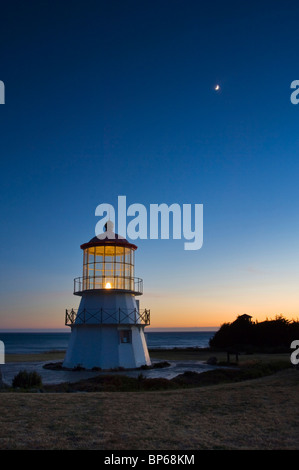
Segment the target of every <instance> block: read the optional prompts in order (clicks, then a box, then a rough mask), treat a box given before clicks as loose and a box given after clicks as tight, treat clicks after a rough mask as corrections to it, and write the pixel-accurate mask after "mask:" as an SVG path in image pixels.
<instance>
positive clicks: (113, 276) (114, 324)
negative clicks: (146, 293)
mask: <svg viewBox="0 0 299 470" xmlns="http://www.w3.org/2000/svg"><path fill="white" fill-rule="evenodd" d="M106 228H107V231H106V232H104V234H102V235H100V236H97V237H94V238H92V240H90V241H89V242H88V243H84V244H83V245H81V249H82V250H83V277H80V278H76V279H75V280H74V294H75V295H79V296H81V302H80V305H79V308H78V310H76V311H75V310H73V309H72V310H66V315H65V324H66V325H68V326H70V327H71V337H70V342H69V345H68V349H67V352H66V355H65V359H64V362H63V366H64V367H68V368H76V367H77V366H81V367H84V368H85V369H93V368H101V369H104V370H105V369H111V368H118V367H122V368H126V369H131V368H137V367H140V366H142V365H150V364H151V362H150V358H149V354H148V349H147V344H146V340H145V336H144V327H145V326H147V325H149V323H150V312H149V310H143V311H141V310H140V309H139V301H138V300H136V296H137V295H141V294H142V284H143V283H142V279H139V278H135V277H134V253H135V250H136V249H137V246H136V245H133V244H132V243H129V242H128V241H127V240H126V239H125V238H122V237H120V236H119V235H117V234H115V233H114V232H113V231H112V228H113V224H112V223H111V222H107V224H106Z"/></svg>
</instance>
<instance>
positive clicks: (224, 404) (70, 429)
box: [0, 350, 299, 450]
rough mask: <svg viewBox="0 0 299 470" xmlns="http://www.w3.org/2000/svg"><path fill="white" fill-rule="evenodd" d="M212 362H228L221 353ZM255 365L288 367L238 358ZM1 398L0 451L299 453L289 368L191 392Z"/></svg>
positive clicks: (296, 391) (164, 356)
mask: <svg viewBox="0 0 299 470" xmlns="http://www.w3.org/2000/svg"><path fill="white" fill-rule="evenodd" d="M182 353H183V354H182ZM212 355H215V356H217V354H211V352H209V351H205V352H199V351H192V352H191V351H184V352H182V351H179V350H175V351H174V350H172V351H163V353H162V352H161V351H159V352H158V353H157V352H153V353H151V357H152V358H154V357H155V358H157V359H161V360H171V359H172V360H175V359H177V360H179V359H183V360H187V359H189V360H206V359H207V358H208V357H211V356H212ZM62 357H63V355H62V356H61V355H60V357H55V359H57V360H58V359H62ZM27 359H28V357H26V360H27ZM52 359H53V357H51V358H49V356H47V358H46V360H52ZM217 359H218V361H221V360H224V361H226V354H222V355H221V353H219V356H218V357H217ZM232 359H233V358H232ZM35 360H37V359H36V357H35ZM38 360H39V359H38ZM41 360H43V359H41ZM257 360H258V361H261V362H262V363H264V364H265V363H269V362H271V361H272V363H273V364H275V363H276V364H277V363H278V362H280V363H281V361H282V362H283V363H284V364H285V365H287V364H288V363H289V362H290V361H289V355H285V354H284V355H280V354H279V355H276V354H273V355H246V356H245V355H241V356H239V364H240V365H242V368H243V367H244V370H249V369H248V365H249V368H250V364H254V363H255V362H256V361H257ZM199 375H203V374H199ZM0 398H1V399H0V449H104V450H131V449H136V450H143V449H144V450H167V449H169V450H170V449H171V450H197V449H198V450H201V449H299V441H298V428H299V371H298V370H296V369H294V368H288V369H284V370H280V371H278V372H275V373H272V374H271V375H267V376H263V377H259V378H254V379H248V377H247V380H242V381H230V382H221V381H220V382H218V383H215V384H210V383H208V382H207V383H201V385H200V386H196V387H194V386H191V387H190V388H180V389H179V388H174V389H167V390H158V391H157V390H155V391H153V390H152V391H143V390H142V389H140V390H139V391H129V392H121V393H120V392H119V393H115V392H107V391H95V392H94V391H90V392H88V393H86V392H85V391H84V392H82V391H76V393H67V392H60V393H29V392H20V391H18V392H16V393H12V392H10V391H6V392H5V391H2V392H1V394H0Z"/></svg>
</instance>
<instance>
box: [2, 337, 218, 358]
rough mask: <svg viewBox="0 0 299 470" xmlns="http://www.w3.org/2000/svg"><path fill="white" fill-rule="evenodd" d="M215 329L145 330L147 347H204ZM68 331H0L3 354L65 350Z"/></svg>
mask: <svg viewBox="0 0 299 470" xmlns="http://www.w3.org/2000/svg"><path fill="white" fill-rule="evenodd" d="M214 334H215V331H163V332H160V331H159V332H156V331H155V332H154V331H151V332H146V341H147V346H148V348H149V349H172V348H194V347H196V348H206V347H208V346H209V340H210V338H211V337H212V336H214ZM69 339H70V333H57V332H55V333H54V332H38V333H35V332H34V333H33V332H30V333H29V332H28V333H27V332H26V333H24V332H18V333H15V332H13V333H12V332H10V333H1V332H0V341H3V343H4V346H5V354H26V353H28V354H30V353H43V352H48V351H65V350H66V349H67V346H68V342H69Z"/></svg>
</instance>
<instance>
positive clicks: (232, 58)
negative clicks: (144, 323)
mask: <svg viewBox="0 0 299 470" xmlns="http://www.w3.org/2000/svg"><path fill="white" fill-rule="evenodd" d="M298 14H299V4H298V1H297V0H293V1H291V0H283V1H282V0H276V1H275V2H273V1H267V0H260V1H254V0H253V1H248V2H243V1H230V0H223V1H219V0H214V1H213V2H211V1H208V0H159V1H153V0H151V1H147V0H142V1H138V0H126V1H123V0H119V1H116V0H109V1H108V0H107V1H101V0H96V1H95V0H94V1H93V0H85V1H83V0H72V1H70V0H69V1H66V0H59V1H58V0H48V1H42V0H39V1H33V0H28V1H26V2H24V1H16V0H10V1H9V2H5V3H4V2H2V4H1V7H0V80H2V81H3V82H4V83H5V105H0V156H1V218H2V230H1V234H0V237H1V266H2V269H1V284H0V290H1V311H0V329H8V328H64V311H65V309H66V308H69V307H74V308H77V307H78V304H79V298H78V297H76V296H73V294H72V292H73V278H75V277H77V276H81V275H82V251H81V250H80V244H82V243H85V242H87V241H89V240H90V239H91V238H92V237H94V235H95V225H96V223H97V221H98V218H97V217H96V216H95V209H96V207H97V206H98V205H99V204H101V203H110V204H112V205H114V207H115V208H116V210H117V197H118V196H119V195H125V196H126V197H127V205H130V204H133V203H140V204H143V205H144V206H145V207H146V208H148V210H149V205H150V204H161V203H166V204H168V205H170V204H172V203H177V204H179V205H183V204H191V205H192V206H193V207H194V205H195V204H203V212H204V229H203V238H204V243H203V246H202V248H201V249H200V250H198V251H185V250H184V240H135V241H134V243H136V244H137V245H138V250H137V252H136V269H135V275H136V276H138V277H141V278H143V280H144V295H143V296H142V298H141V306H142V307H144V308H149V309H150V310H151V326H152V327H210V326H219V325H221V324H222V323H223V322H226V321H233V320H234V319H235V317H236V316H237V315H239V314H243V313H247V314H250V315H252V316H253V319H258V320H260V321H262V320H264V319H265V318H266V317H268V318H274V317H275V315H279V314H283V315H284V316H286V317H288V318H290V319H292V318H294V319H297V318H298V317H299V296H298V285H299V268H298V261H299V257H298V255H299V236H298V235H299V218H298V201H299V184H298V176H299V158H298V156H299V133H298V123H299V105H294V104H292V103H291V101H290V96H291V93H292V91H293V90H291V88H290V85H291V82H292V81H293V80H296V79H297V80H298V79H299V66H298V39H299V33H298ZM217 83H218V84H219V85H220V87H221V89H220V92H216V91H215V90H214V87H215V85H216V84H217ZM129 241H130V239H129ZM66 331H68V330H66Z"/></svg>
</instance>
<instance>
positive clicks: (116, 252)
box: [74, 231, 143, 295]
mask: <svg viewBox="0 0 299 470" xmlns="http://www.w3.org/2000/svg"><path fill="white" fill-rule="evenodd" d="M106 233H107V235H106V237H105V238H104V239H101V238H98V237H94V238H93V239H92V240H90V242H88V243H85V244H83V245H81V248H82V250H83V277H79V278H76V279H75V280H74V293H75V294H77V295H81V294H82V292H84V291H88V290H94V289H97V290H103V291H109V290H111V291H122V292H128V293H133V294H134V295H141V294H142V287H143V286H142V279H139V278H136V277H134V252H135V250H136V249H137V246H136V245H133V244H132V243H129V242H128V241H127V240H126V239H124V238H122V237H119V236H118V235H117V234H114V233H113V232H109V231H108V232H106ZM111 234H112V236H113V238H110V237H111Z"/></svg>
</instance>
